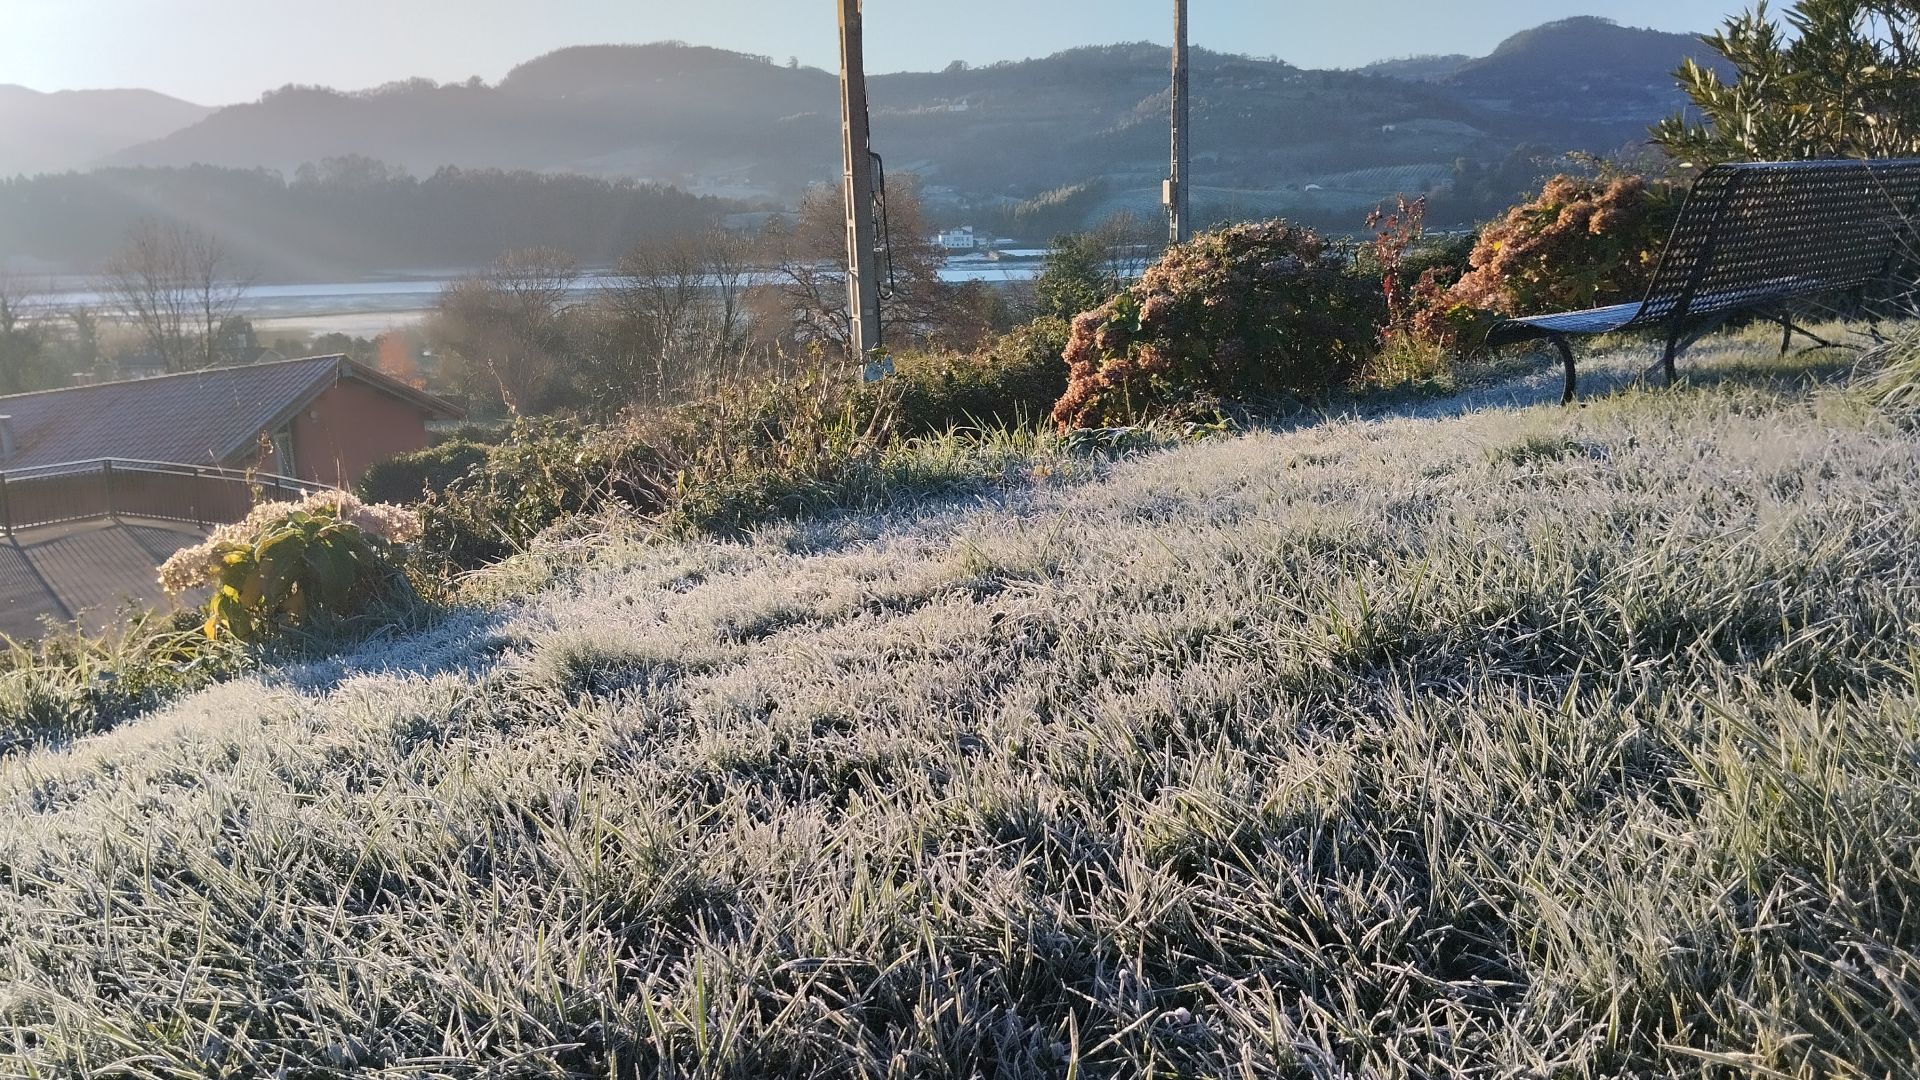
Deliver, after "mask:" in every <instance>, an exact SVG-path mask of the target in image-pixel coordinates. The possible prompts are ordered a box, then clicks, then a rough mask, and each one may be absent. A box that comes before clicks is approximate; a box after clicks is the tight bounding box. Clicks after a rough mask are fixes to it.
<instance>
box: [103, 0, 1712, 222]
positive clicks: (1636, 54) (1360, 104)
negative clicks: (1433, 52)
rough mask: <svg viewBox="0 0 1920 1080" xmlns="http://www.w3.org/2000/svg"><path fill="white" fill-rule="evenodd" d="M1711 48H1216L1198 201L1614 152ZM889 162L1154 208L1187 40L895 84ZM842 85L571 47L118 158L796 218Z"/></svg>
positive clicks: (1651, 39)
mask: <svg viewBox="0 0 1920 1080" xmlns="http://www.w3.org/2000/svg"><path fill="white" fill-rule="evenodd" d="M1689 55H1691V56H1694V57H1695V58H1697V59H1701V60H1703V61H1704V60H1707V59H1709V56H1708V53H1707V50H1706V49H1705V47H1704V46H1703V45H1701V44H1700V43H1699V42H1698V41H1697V39H1694V38H1692V37H1689V36H1687V35H1682V34H1669V33H1663V32H1659V31H1651V30H1638V29H1632V28H1627V27H1621V26H1617V25H1615V24H1612V23H1610V22H1607V21H1606V20H1603V19H1595V18H1579V19H1569V20H1564V21H1561V22H1557V23H1550V24H1547V25H1544V26H1541V27H1537V28H1535V29H1533V30H1529V31H1526V32H1524V33H1521V34H1518V35H1515V36H1514V37H1512V38H1510V39H1508V40H1507V41H1506V42H1504V43H1502V44H1501V45H1500V46H1499V47H1498V48H1497V49H1496V50H1494V51H1493V52H1492V53H1491V54H1489V55H1488V56H1485V57H1481V58H1477V59H1470V58H1463V57H1415V58H1408V59H1404V60H1398V61H1385V62H1382V63H1381V64H1378V65H1374V66H1372V67H1369V68H1365V69H1360V70H1358V71H1317V70H1309V69H1302V68H1298V67H1295V66H1293V65H1290V64H1287V63H1283V62H1280V61H1277V60H1272V59H1266V60H1263V59H1256V58H1250V57H1241V56H1231V55H1224V54H1219V53H1213V52H1209V51H1206V50H1196V51H1195V56H1194V73H1193V85H1194V95H1195V105H1194V131H1195V145H1196V151H1197V159H1196V173H1197V174H1198V176H1199V180H1198V184H1197V189H1196V198H1197V199H1198V200H1199V201H1200V202H1201V203H1202V204H1205V205H1210V206H1214V207H1219V208H1222V209H1223V210H1225V211H1226V212H1230V213H1286V214H1292V215H1295V216H1301V217H1305V218H1308V219H1316V218H1317V219H1319V220H1327V221H1336V220H1337V221H1344V220H1345V219H1346V218H1348V217H1351V216H1353V215H1354V214H1355V213H1364V208H1365V207H1366V206H1368V205H1371V204H1372V203H1373V202H1377V201H1378V200H1379V199H1380V198H1382V197H1384V196H1385V195H1389V194H1392V193H1394V192H1396V191H1407V190H1425V189H1426V187H1427V186H1428V185H1430V184H1433V183H1437V182H1444V180H1445V179H1446V178H1447V176H1448V175H1449V174H1450V171H1452V170H1453V169H1454V163H1455V162H1456V161H1460V160H1466V161H1468V162H1475V163H1479V164H1480V166H1482V167H1485V166H1488V165H1490V164H1492V163H1498V162H1500V161H1502V160H1504V159H1507V158H1509V157H1510V156H1511V155H1513V154H1514V153H1515V151H1516V149H1517V148H1520V147H1522V146H1534V147H1538V148H1545V149H1551V150H1556V151H1559V150H1571V149H1583V150H1592V151H1598V152H1610V151H1614V150H1616V149H1618V148H1620V147H1621V146H1623V145H1625V144H1627V143H1629V142H1632V141H1636V140H1638V139H1639V138H1642V137H1644V133H1645V130H1646V126H1647V125H1648V124H1650V123H1651V122H1653V121H1654V120H1657V119H1659V118H1660V117H1661V116H1664V115H1666V114H1667V113H1669V112H1672V111H1673V110H1674V109H1676V108H1679V107H1680V106H1681V105H1683V104H1684V98H1683V97H1682V95H1681V94H1680V93H1679V92H1678V90H1677V89H1676V88H1675V87H1674V85H1673V80H1672V78H1671V76H1670V73H1671V72H1672V71H1673V69H1674V68H1676V67H1678V66H1679V65H1680V63H1681V61H1682V60H1683V59H1684V58H1685V57H1687V56H1689ZM872 97H873V106H872V112H873V122H874V133H875V141H876V148H877V149H878V150H879V151H880V152H881V153H882V154H883V155H884V156H885V159H886V162H887V166H888V169H889V171H892V172H895V173H898V172H905V171H911V172H914V173H917V174H918V175H919V176H920V177H921V178H922V180H923V181H924V183H925V184H926V185H927V190H928V193H929V195H930V197H931V199H932V201H933V202H934V203H935V205H936V206H937V207H944V208H946V210H947V211H949V212H951V213H952V214H956V215H965V214H980V215H982V216H983V217H987V216H990V215H991V214H992V213H995V212H1009V208H1010V207H1012V206H1014V205H1017V204H1020V203H1023V202H1025V201H1029V200H1033V199H1035V198H1036V197H1039V196H1042V195H1045V194H1046V193H1049V192H1058V191H1060V190H1062V189H1071V188H1077V187H1081V186H1083V185H1088V184H1089V183H1091V184H1092V185H1093V186H1092V187H1091V188H1087V191H1089V192H1091V193H1092V194H1089V195H1087V197H1085V198H1083V199H1081V203H1083V204H1085V205H1084V206H1083V207H1082V209H1083V210H1084V211H1085V212H1086V213H1088V214H1092V213H1099V212H1105V211H1106V210H1111V209H1114V208H1118V207H1127V206H1130V207H1133V208H1135V209H1142V210H1146V209H1150V208H1151V207H1152V206H1153V205H1154V203H1155V201H1156V200H1157V197H1158V177H1159V176H1160V175H1161V174H1162V173H1163V172H1164V170H1165V163H1164V159H1165V156H1166V115H1167V53H1166V48H1165V47H1164V46H1160V45H1153V44H1148V43H1130V44H1121V45H1112V46H1098V47H1087V48H1080V49H1072V50H1068V51H1066V52H1061V53H1057V54H1054V55H1052V56H1047V57H1044V58H1037V59H1029V60H1021V61H1009V62H1003V63H998V64H993V65H987V66H981V67H967V66H965V65H961V64H956V65H953V66H952V67H949V68H948V69H946V70H944V71H939V72H910V73H898V74H884V75H878V76H875V77H874V78H873V79H872ZM838 126H839V106H838V95H837V79H836V78H835V76H834V75H833V74H832V73H830V72H826V71H822V70H819V69H817V68H807V67H800V66H797V65H791V66H790V65H783V64H779V63H776V62H774V61H773V60H772V59H770V58H768V57H756V56H748V55H743V54H739V53H733V52H728V51H725V50H721V49H713V48H705V47H696V46H689V45H683V44H679V43H658V44H652V45H599V46H582V47H576V48H569V49H562V50H559V51H556V52H553V53H550V54H547V55H545V56H541V57H538V58H536V59H534V60H530V61H528V62H527V63H524V64H522V65H520V66H518V67H516V68H515V69H513V70H512V71H511V72H510V73H508V75H507V76H506V77H505V78H503V79H502V80H501V81H500V82H499V83H498V84H497V85H493V86H488V85H486V84H484V83H480V82H478V81H474V82H470V83H466V84H449V85H444V86H441V85H435V84H433V83H432V82H430V81H427V80H412V81H409V82H403V83H396V84H391V85H389V86H387V87H383V88H380V89H378V90H373V91H365V92H359V93H343V92H339V91H334V90H328V89H324V88H316V87H288V88H284V89H282V90H279V91H275V92H272V93H269V94H267V95H264V96H263V97H262V98H261V100H260V101H258V102H254V103H251V104H246V105H238V106H232V107H229V108H226V109H222V110H219V111H218V112H215V113H213V114H212V115H209V116H207V117H205V118H204V119H201V120H200V121H199V122H197V123H194V124H192V125H191V126H188V127H186V128H184V129H182V130H179V131H175V132H171V133H168V134H166V135H164V136H162V137H160V138H157V139H154V140H152V141H148V142H145V143H142V144H140V145H136V146H132V147H130V148H126V149H123V150H122V151H121V152H119V153H117V154H114V155H112V156H111V157H110V158H109V159H108V160H109V161H110V162H111V163H112V164H115V165H125V166H138V165H157V166H177V165H186V164H190V163H207V164H215V165H223V166H230V167H239V168H254V167H266V168H270V169H278V170H282V171H284V172H288V173H291V172H292V171H293V170H294V169H295V168H297V167H298V166H299V165H301V164H303V163H307V162H316V161H320V160H323V159H326V158H336V157H347V156H364V157H369V158H374V159H378V160H382V161H386V162H389V163H392V164H394V165H398V166H402V167H404V168H406V169H409V170H411V171H413V172H414V173H415V174H416V175H420V176H427V175H431V174H432V173H433V172H434V171H435V170H437V169H439V168H441V167H443V166H458V167H463V168H476V167H499V168H508V169H531V170H536V171H545V172H579V173H584V174H589V175H597V176H609V177H636V178H642V179H646V180H650V181H655V182H659V183H666V184H672V185H676V186H680V187H684V188H686V189H688V190H690V191H695V192H700V193H704V194H713V195H720V196H725V197H729V198H734V199H744V200H750V201H752V200H764V201H767V202H775V203H785V204H791V203H792V201H793V200H794V198H795V197H796V196H797V195H798V193H799V192H800V191H801V190H803V189H804V188H805V187H806V185H808V184H809V183H815V182H820V181H825V180H830V179H832V178H833V177H834V176H835V175H836V174H837V171H838V160H839V155H838V150H837V146H838Z"/></svg>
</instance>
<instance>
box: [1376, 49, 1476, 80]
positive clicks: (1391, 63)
mask: <svg viewBox="0 0 1920 1080" xmlns="http://www.w3.org/2000/svg"><path fill="white" fill-rule="evenodd" d="M1472 62H1473V57H1471V56H1468V55H1467V54H1465V53H1447V54H1445V55H1426V56H1402V57H1397V58H1395V59H1392V60H1376V61H1374V62H1373V63H1371V64H1368V65H1367V66H1366V67H1363V68H1361V69H1360V73H1361V74H1363V75H1384V76H1386V77H1388V78H1390V79H1409V80H1413V81H1416V82H1440V81H1441V80H1443V79H1450V78H1452V77H1453V76H1455V75H1457V74H1459V73H1460V69H1461V68H1463V67H1466V66H1467V65H1468V64H1470V63H1472Z"/></svg>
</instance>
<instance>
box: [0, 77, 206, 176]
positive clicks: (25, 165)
mask: <svg viewBox="0 0 1920 1080" xmlns="http://www.w3.org/2000/svg"><path fill="white" fill-rule="evenodd" d="M214 111H215V110H213V109H211V108H208V107H207V106H204V105H195V104H193V103H192V102H189V101H181V100H180V99H179V98H173V97H168V96H167V95H165V94H160V93H155V92H154V91H152V90H61V91H58V92H55V93H51V94H43V93H41V92H40V91H38V90H29V89H27V88H26V87H24V86H13V85H10V84H6V85H0V176H12V175H15V174H20V173H41V172H63V171H65V170H68V169H80V168H85V167H87V166H89V165H92V164H94V163H95V162H96V161H98V160H99V159H101V158H103V157H106V156H107V155H109V154H112V153H115V152H117V151H120V150H124V149H125V148H126V147H128V146H130V145H133V144H135V143H140V142H145V141H147V140H149V139H157V138H161V137H163V136H166V135H168V134H171V133H173V132H176V131H179V130H181V129H183V128H186V127H189V126H191V125H193V124H195V123H197V122H199V121H201V120H203V119H205V118H207V117H208V116H210V115H212V114H213V113H214Z"/></svg>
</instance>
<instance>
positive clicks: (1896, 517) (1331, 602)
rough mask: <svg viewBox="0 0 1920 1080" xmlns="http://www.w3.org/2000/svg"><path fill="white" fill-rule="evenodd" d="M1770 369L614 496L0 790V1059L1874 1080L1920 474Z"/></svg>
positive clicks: (1917, 577)
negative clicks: (742, 518) (570, 523)
mask: <svg viewBox="0 0 1920 1080" xmlns="http://www.w3.org/2000/svg"><path fill="white" fill-rule="evenodd" d="M1750 353H1751V350H1744V349H1735V348H1729V349H1725V350H1722V351H1721V352H1720V353H1715V354H1710V355H1708V356H1707V357H1705V358H1704V359H1703V360H1702V361H1700V362H1698V363H1696V365H1695V366H1694V375H1695V386H1694V387H1693V388H1692V389H1683V390H1682V391H1680V392H1679V393H1675V394H1669V393H1667V392H1665V391H1642V390H1635V389H1631V388H1627V389H1619V390H1616V391H1611V392H1609V391H1608V390H1607V387H1608V386H1610V385H1613V384H1614V383H1617V382H1619V381H1620V380H1621V378H1622V377H1624V376H1625V375H1626V374H1629V373H1631V372H1632V371H1633V370H1635V365H1636V363H1644V358H1643V357H1642V358H1639V359H1638V360H1636V361H1634V362H1629V361H1628V360H1624V359H1622V360H1617V361H1615V362H1613V363H1612V364H1611V365H1608V364H1606V363H1601V364H1596V365H1594V372H1595V376H1594V379H1593V380H1592V383H1593V385H1595V386H1596V388H1597V389H1596V391H1595V392H1597V393H1600V394H1602V395H1603V396H1601V397H1598V398H1596V399H1593V400H1590V401H1589V403H1588V404H1587V405H1586V406H1585V407H1584V408H1580V409H1573V410H1561V409H1559V408H1557V407H1554V406H1544V405H1527V404H1524V402H1525V401H1527V400H1529V399H1530V396H1531V395H1532V393H1533V391H1532V390H1530V389H1528V386H1529V385H1531V384H1527V385H1522V386H1518V387H1514V386H1508V387H1504V388H1502V389H1500V390H1499V391H1497V392H1495V391H1487V392H1485V393H1483V394H1482V395H1481V396H1479V397H1475V398H1469V399H1466V400H1465V401H1452V402H1431V403H1426V404H1423V405H1419V406H1416V407H1414V408H1412V409H1409V410H1402V414H1400V415H1386V416H1376V417H1371V418H1350V419H1343V420H1340V419H1337V420H1330V421H1327V422H1324V423H1320V424H1317V425H1309V426H1302V427H1298V428H1296V429H1293V430H1290V431H1284V432H1282V431H1276V432H1267V433H1258V434H1252V435H1247V436H1243V437H1239V438H1233V439H1225V440H1219V441H1216V442H1211V443H1205V444H1201V445H1196V446H1189V447H1183V448H1180V449H1175V450H1169V451H1163V452H1158V453H1153V454H1149V455H1146V456H1143V457H1139V458H1135V459H1133V460H1130V461H1123V462H1120V463H1118V464H1116V465H1113V466H1111V467H1110V468H1106V469H1104V470H1102V471H1101V472H1100V473H1099V474H1098V475H1097V476H1095V477H1093V478H1091V479H1088V480H1086V481H1084V482H1076V483H1068V484H1043V485H1039V486H1036V487H1035V488H1033V489H1032V490H1030V491H1028V492H1025V493H1005V492H1003V493H1000V494H996V495H990V496H983V497H981V498H980V499H977V500H976V501H975V502H974V503H972V504H970V505H948V506H945V507H933V508H924V509H922V510H920V511H918V512H915V513H911V514H909V513H905V512H901V513H895V514H893V515H891V516H887V517H878V518H876V517H846V518H839V519H831V520H826V521H819V522H814V523H802V524H788V525H783V526H779V527H775V528H771V529H769V530H766V531H764V532H762V533H760V534H758V535H757V536H756V537H755V538H754V539H753V540H751V541H749V542H743V543H713V542H687V543H675V544H667V543H661V542H658V541H653V540H648V539H646V538H645V537H644V536H643V535H641V532H640V530H638V529H634V528H627V527H623V526H622V525H620V523H618V522H611V521H610V522H607V523H606V524H605V526H604V527H603V528H602V529H600V530H598V531H585V532H578V533H577V534H576V536H575V538H574V539H572V540H569V541H556V543H555V545H554V546H553V547H551V548H550V549H549V550H548V551H547V552H546V553H545V554H542V555H537V556H534V557H523V558H521V559H518V560H515V561H514V562H513V563H511V564H509V565H508V566H506V567H503V568H501V569H499V570H496V571H494V574H495V575H496V576H495V577H494V579H493V581H492V584H493V587H494V588H495V590H496V592H498V593H502V594H511V593H513V592H515V591H518V590H522V589H524V588H526V587H527V586H528V585H529V584H536V583H537V584H541V585H542V587H543V589H544V591H541V592H539V593H537V594H536V595H533V596H531V597H530V598H528V599H525V600H524V601H520V602H513V603H508V604H507V605H506V606H503V607H501V608H499V609H498V610H496V611H495V612H494V613H492V614H487V613H481V612H475V613H469V614H465V615H462V616H459V617H457V618H454V619H451V620H449V621H447V622H445V623H443V624H441V625H439V626H438V627H436V628H434V629H433V630H432V631H430V632H428V633H426V634H423V635H419V636H416V637H411V638H406V639H402V640H397V641H393V642H390V643H387V644H386V645H385V646H383V647H380V648H376V649H369V650H367V651H365V652H364V653H362V654H359V655H356V656H351V657H347V658H344V659H342V660H338V661H333V662H329V663H326V664H316V665H309V666H305V667H296V668H289V669H285V670H284V671H282V672H280V673H278V674H277V675H275V676H273V677H271V678H267V677H256V678H248V679H246V680H243V681H238V682H234V683H230V684H227V685H224V686H220V687H216V688H214V689H211V690H209V691H206V692H204V693H201V694H198V695H196V696H194V697H192V698H189V699H187V700H186V701H184V702H182V703H180V704H178V705H176V706H174V707H172V708H170V709H168V710H166V711H164V712H162V713H160V714H159V715H157V716H156V717H154V718H152V719H150V720H147V721H143V722H141V723H138V724H134V725H130V726H128V727H126V728H124V729H122V730H120V731H117V732H114V733H111V734H108V735H105V736H101V737H98V738H95V739H90V740H85V741H83V742H81V743H79V744H77V745H75V746H73V747H70V748H67V749H64V750H59V751H38V752H33V753H29V754H26V755H23V756H20V757H17V758H15V759H13V760H10V761H8V762H5V763H0V805H3V806H4V815H5V823H4V824H0V1055H4V1056H0V1063H4V1066H3V1067H0V1074H5V1075H37V1076H49V1077H51V1076H60V1077H70V1076H71V1077H88V1076H93V1077H107V1076H114V1077H121V1076H136V1077H146V1076H152V1077H163V1076H164V1077H179V1076H194V1077H198V1076H284V1077H290V1078H294V1077H330V1076H348V1075H353V1076H362V1075H383V1076H393V1077H409V1078H414V1077H462V1078H464V1077H509V1076H512V1077H518V1076H528V1077H582V1078H585V1077H608V1076H613V1077H653V1076H684V1077H696V1076H714V1077H718V1076H742V1077H744V1076H861V1077H868V1076H871V1077H919V1076H952V1077H974V1076H981V1077H986V1076H1080V1077H1093V1076H1116V1077H1120V1076H1125V1077H1132V1076H1142V1075H1148V1074H1159V1075H1199V1076H1233V1077H1264V1076H1316V1077H1334V1076H1371V1077H1432V1076H1447V1077H1467V1076H1474V1077H1482V1076H1540V1077H1547V1076H1552V1077H1589V1076H1644V1077H1656V1076H1657V1077H1669V1076H1712V1077H1766V1076H1780V1075H1785V1076H1794V1077H1798V1076H1807V1077H1814V1076H1844V1077H1854V1076H1857V1077H1884V1076H1891V1075H1901V1074H1906V1073H1907V1072H1909V1071H1910V1070H1911V1068H1912V1062H1914V1061H1915V1060H1917V1059H1920V792H1916V787H1915V777H1916V769H1917V768H1920V650H1916V644H1920V642H1917V641H1916V635H1915V620H1916V618H1920V448H1917V447H1916V446H1915V443H1914V440H1913V438H1912V436H1911V434H1909V433H1908V432H1906V431H1905V430H1904V429H1903V428H1902V427H1900V426H1898V425H1896V424H1893V423H1888V422H1885V421H1882V420H1881V419H1878V418H1877V414H1875V413H1874V412H1872V411H1869V410H1866V409H1864V408H1860V407H1856V406H1854V405H1852V404H1850V403H1848V402H1845V401H1841V400H1837V399H1835V398H1833V397H1830V396H1827V395H1823V394H1816V393H1811V392H1809V390H1808V388H1807V387H1806V386H1804V385H1802V384H1801V377H1802V375H1803V374H1804V372H1805V370H1806V367H1805V365H1806V364H1807V363H1809V362H1814V363H1817V362H1819V354H1814V355H1813V356H1812V357H1809V358H1803V359H1802V361H1800V362H1799V364H1797V365H1796V364H1788V365H1773V364H1769V363H1767V362H1764V361H1761V360H1758V359H1749V354H1750ZM1754 355H1757V354H1754ZM1609 372H1611V374H1609ZM1547 378H1549V379H1550V378H1551V376H1550V375H1549V376H1547ZM1610 380H1611V381H1610ZM1546 393H1549V394H1552V395H1557V388H1548V389H1547V391H1546ZM1500 395H1505V400H1507V401H1517V402H1520V404H1514V405H1506V406H1503V407H1497V408H1496V407H1488V408H1481V407H1480V406H1482V405H1493V404H1495V403H1496V402H1495V399H1496V398H1498V397H1500ZM1414 413H1417V415H1414Z"/></svg>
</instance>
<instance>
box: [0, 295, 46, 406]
mask: <svg viewBox="0 0 1920 1080" xmlns="http://www.w3.org/2000/svg"><path fill="white" fill-rule="evenodd" d="M44 315H45V312H44V311H43V310H41V308H40V305H39V304H38V303H37V301H36V298H35V296H34V294H33V293H32V292H31V291H29V290H28V289H27V288H26V287H25V286H24V285H22V284H21V283H20V282H18V281H16V280H14V279H12V278H8V277H5V276H0V393H6V394H18V393H21V392H23V391H27V390H39V389H43V388H44V387H46V386H48V385H51V381H50V380H49V377H48V376H49V372H48V371H47V370H46V368H47V365H46V345H47V328H46V326H45V322H44Z"/></svg>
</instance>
